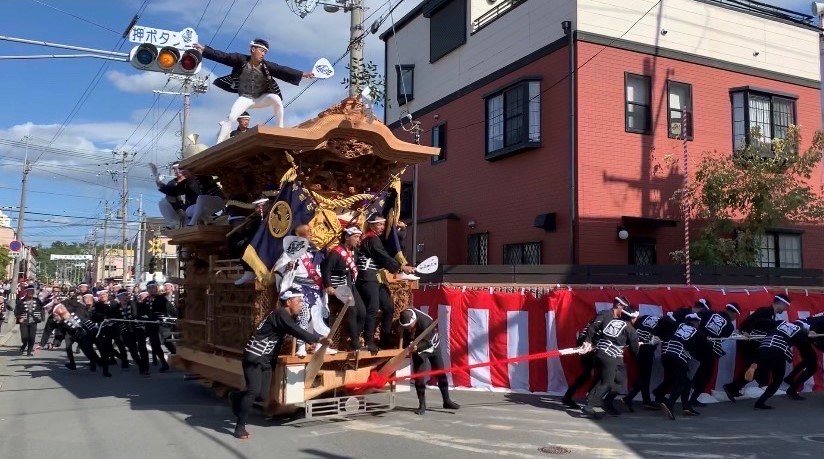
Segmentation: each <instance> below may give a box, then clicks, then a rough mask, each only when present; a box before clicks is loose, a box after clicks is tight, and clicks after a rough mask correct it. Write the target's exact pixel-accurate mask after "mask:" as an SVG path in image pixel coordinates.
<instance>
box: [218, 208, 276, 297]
mask: <svg viewBox="0 0 824 459" xmlns="http://www.w3.org/2000/svg"><path fill="white" fill-rule="evenodd" d="M267 202H269V199H268V198H261V199H258V200H257V201H254V202H252V203H251V204H247V203H245V202H241V201H238V200H236V199H229V200H228V201H227V202H226V210H225V211H224V214H225V215H228V216H229V226H231V227H232V230H231V231H229V232H228V233H227V234H226V243H227V245H228V250H229V257H230V258H232V259H235V260H240V265H241V266H242V267H243V275H242V276H240V278H238V279H237V280H235V285H244V284H248V283H250V282H254V281H255V273H254V271H252V267H251V266H249V264H248V263H246V262H245V261H243V253H244V252H245V251H246V247H248V246H249V243H251V242H252V239H253V238H254V237H255V233H257V230H258V228H259V227H260V223H261V222H262V221H263V210H264V205H265V204H266V203H267Z"/></svg>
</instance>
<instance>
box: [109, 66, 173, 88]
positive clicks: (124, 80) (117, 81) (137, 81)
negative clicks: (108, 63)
mask: <svg viewBox="0 0 824 459" xmlns="http://www.w3.org/2000/svg"><path fill="white" fill-rule="evenodd" d="M106 79H107V80H109V81H110V82H111V83H112V84H114V86H115V87H116V88H117V89H119V90H121V91H124V92H134V93H147V94H151V92H152V90H155V89H160V88H161V87H163V86H165V84H166V82H167V81H168V77H167V76H166V75H165V74H163V73H160V72H140V73H135V74H132V75H128V74H125V73H123V72H120V71H118V70H109V71H108V72H106Z"/></svg>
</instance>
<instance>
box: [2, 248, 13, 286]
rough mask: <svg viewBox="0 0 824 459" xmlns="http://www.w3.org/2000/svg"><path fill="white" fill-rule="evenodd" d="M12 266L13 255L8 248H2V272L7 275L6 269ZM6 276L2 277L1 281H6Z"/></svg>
mask: <svg viewBox="0 0 824 459" xmlns="http://www.w3.org/2000/svg"><path fill="white" fill-rule="evenodd" d="M10 264H11V255H9V249H8V247H0V272H2V273H5V272H6V268H8V267H9V265H10ZM4 277H5V274H3V275H0V281H2V280H4Z"/></svg>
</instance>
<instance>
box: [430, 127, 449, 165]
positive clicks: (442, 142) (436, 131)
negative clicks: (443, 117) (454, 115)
mask: <svg viewBox="0 0 824 459" xmlns="http://www.w3.org/2000/svg"><path fill="white" fill-rule="evenodd" d="M436 135H437V137H438V141H437V142H435V136H436ZM436 143H437V145H436ZM430 145H432V146H433V147H437V148H440V149H441V153H440V154H439V155H438V156H433V157H432V164H433V165H435V164H440V163H442V162H444V161H446V145H447V140H446V121H444V122H442V123H439V124H436V125H434V126H432V138H431V144H430Z"/></svg>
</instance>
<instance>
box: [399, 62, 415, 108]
mask: <svg viewBox="0 0 824 459" xmlns="http://www.w3.org/2000/svg"><path fill="white" fill-rule="evenodd" d="M405 70H409V71H411V73H410V76H409V87H408V88H407V87H406V85H403V84H401V82H402V81H403V72H404V71H405ZM395 73H396V80H395V84H396V86H397V88H396V89H397V91H396V92H397V97H398V105H399V106H403V105H406V103H407V102H411V101H412V100H414V99H415V65H414V64H398V65H395ZM404 89H406V90H407V91H408V92H406V93H404V92H402V91H403V90H404Z"/></svg>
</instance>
